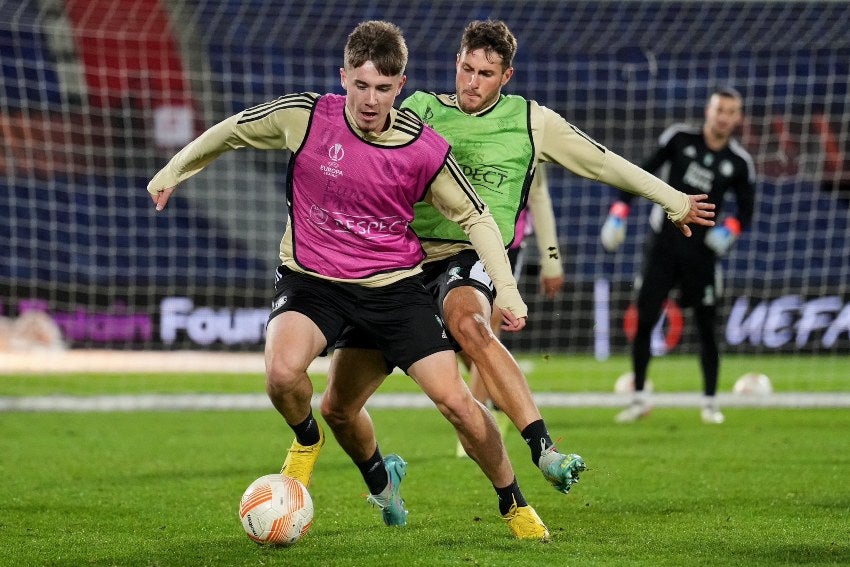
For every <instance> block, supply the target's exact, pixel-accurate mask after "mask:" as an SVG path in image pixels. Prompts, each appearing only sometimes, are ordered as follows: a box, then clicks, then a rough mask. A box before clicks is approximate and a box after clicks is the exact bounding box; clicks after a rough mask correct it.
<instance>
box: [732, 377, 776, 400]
mask: <svg viewBox="0 0 850 567" xmlns="http://www.w3.org/2000/svg"><path fill="white" fill-rule="evenodd" d="M732 391H733V392H735V393H736V394H742V395H746V396H765V395H767V394H770V393H772V392H773V384H771V383H770V378H768V377H767V376H765V375H764V374H759V373H758V372H748V373H747V374H744V375H743V376H741V377H740V378H738V379H737V380H736V381H735V385H734V386H733V387H732Z"/></svg>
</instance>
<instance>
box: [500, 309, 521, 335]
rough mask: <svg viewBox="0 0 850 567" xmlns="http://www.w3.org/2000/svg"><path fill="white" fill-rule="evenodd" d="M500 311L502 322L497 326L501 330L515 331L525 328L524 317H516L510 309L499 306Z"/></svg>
mask: <svg viewBox="0 0 850 567" xmlns="http://www.w3.org/2000/svg"><path fill="white" fill-rule="evenodd" d="M499 310H500V311H501V312H502V324H501V326H500V327H499V328H500V329H502V330H503V331H509V332H515V331H521V330H522V329H523V328H525V319H526V318H525V317H517V316H516V315H514V314H513V312H512V311H511V310H510V309H506V308H504V307H500V308H499Z"/></svg>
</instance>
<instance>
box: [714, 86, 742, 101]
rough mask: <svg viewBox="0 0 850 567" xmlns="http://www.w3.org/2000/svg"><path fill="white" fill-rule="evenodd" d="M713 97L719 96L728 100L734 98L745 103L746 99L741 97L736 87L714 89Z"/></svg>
mask: <svg viewBox="0 0 850 567" xmlns="http://www.w3.org/2000/svg"><path fill="white" fill-rule="evenodd" d="M711 95H712V96H714V95H717V96H722V97H726V98H734V99H736V100H738V101H741V102H743V100H744V97H742V96H741V93H740V92H739V91H738V89H736V88H734V87H717V88H716V89H714V90H713V91H712V92H711Z"/></svg>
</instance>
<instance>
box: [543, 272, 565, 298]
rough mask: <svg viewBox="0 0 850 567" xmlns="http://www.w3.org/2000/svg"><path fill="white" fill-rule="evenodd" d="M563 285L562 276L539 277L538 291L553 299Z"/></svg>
mask: <svg viewBox="0 0 850 567" xmlns="http://www.w3.org/2000/svg"><path fill="white" fill-rule="evenodd" d="M562 287H564V276H556V277H552V278H546V277H541V278H540V291H541V292H543V295H545V296H546V297H548V298H549V299H555V298H556V297H558V294H559V293H560V292H561V288H562Z"/></svg>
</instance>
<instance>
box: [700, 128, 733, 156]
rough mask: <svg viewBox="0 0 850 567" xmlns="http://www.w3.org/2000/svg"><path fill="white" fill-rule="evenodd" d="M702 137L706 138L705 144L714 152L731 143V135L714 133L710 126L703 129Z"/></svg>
mask: <svg viewBox="0 0 850 567" xmlns="http://www.w3.org/2000/svg"><path fill="white" fill-rule="evenodd" d="M702 137H703V138H704V139H705V145H706V146H708V148H709V149H710V150H711V151H714V152H717V151H720V150H722V149H723V148H725V147H726V144H728V143H729V136H719V135H717V134H714V133H713V132H712V131H711V129H709V128H708V126H706V127H704V128H703V129H702Z"/></svg>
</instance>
